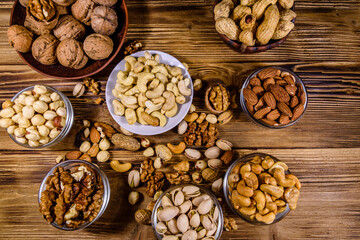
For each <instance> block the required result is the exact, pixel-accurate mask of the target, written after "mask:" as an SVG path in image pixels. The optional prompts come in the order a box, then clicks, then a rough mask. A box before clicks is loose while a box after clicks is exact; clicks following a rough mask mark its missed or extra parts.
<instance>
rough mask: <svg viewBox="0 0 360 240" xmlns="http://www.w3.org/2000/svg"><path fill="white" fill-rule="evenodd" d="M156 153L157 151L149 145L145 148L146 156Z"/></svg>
mask: <svg viewBox="0 0 360 240" xmlns="http://www.w3.org/2000/svg"><path fill="white" fill-rule="evenodd" d="M154 154H155V151H154V149H153V148H152V147H148V148H147V149H145V151H144V153H143V155H144V156H145V157H152V156H154Z"/></svg>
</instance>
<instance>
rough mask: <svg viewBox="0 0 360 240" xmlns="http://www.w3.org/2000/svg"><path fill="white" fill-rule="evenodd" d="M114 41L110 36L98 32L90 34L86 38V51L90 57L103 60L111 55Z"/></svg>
mask: <svg viewBox="0 0 360 240" xmlns="http://www.w3.org/2000/svg"><path fill="white" fill-rule="evenodd" d="M113 48H114V43H113V41H112V40H111V38H110V37H108V36H106V35H102V34H98V33H93V34H90V35H89V36H87V37H86V38H85V41H84V51H85V53H86V54H87V55H88V57H89V58H91V59H94V60H102V59H105V58H107V57H109V56H110V54H111V53H112V51H113Z"/></svg>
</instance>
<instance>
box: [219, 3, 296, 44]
mask: <svg viewBox="0 0 360 240" xmlns="http://www.w3.org/2000/svg"><path fill="white" fill-rule="evenodd" d="M277 3H278V4H277ZM293 5H294V0H258V1H256V0H242V1H241V4H240V5H237V6H235V4H234V2H233V1H232V0H222V1H221V2H220V3H218V4H217V5H216V6H215V8H214V18H215V21H216V24H215V28H216V31H217V32H218V33H220V34H224V35H225V36H226V37H228V38H229V39H231V40H234V41H239V42H241V43H242V44H243V46H245V47H246V46H254V45H255V44H257V45H266V44H268V43H269V41H270V40H279V39H282V38H284V37H286V36H287V35H288V34H289V33H290V31H291V30H292V29H293V28H294V26H295V25H294V23H293V22H292V21H293V19H295V17H296V14H295V12H293V11H292V10H291V8H292V7H293Z"/></svg>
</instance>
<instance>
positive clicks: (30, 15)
mask: <svg viewBox="0 0 360 240" xmlns="http://www.w3.org/2000/svg"><path fill="white" fill-rule="evenodd" d="M74 2H75V3H74ZM116 2H117V1H111V3H110V2H104V1H92V0H77V1H60V0H54V1H53V0H42V1H38V0H29V1H28V4H27V6H25V7H26V18H25V22H24V26H20V25H12V26H10V27H9V29H8V39H9V42H10V45H12V46H13V47H14V48H15V49H16V50H17V51H19V52H23V53H26V52H29V51H31V52H32V55H33V57H34V59H36V60H37V61H39V62H40V63H41V64H44V65H54V64H56V63H57V62H59V63H60V64H61V65H63V66H65V67H70V68H74V69H80V68H83V67H84V66H85V65H86V64H87V62H88V59H89V58H90V59H93V60H102V59H106V58H108V57H109V56H110V54H111V53H112V52H113V47H114V43H113V41H112V39H111V38H110V37H109V36H110V35H112V34H114V32H115V31H116V28H117V27H118V18H117V14H116V12H115V10H114V9H113V8H111V7H112V6H113V5H115V4H116ZM70 5H71V6H70ZM70 8H71V12H70ZM90 25H91V28H92V30H93V31H94V33H91V34H89V33H86V29H87V28H86V27H85V26H90ZM34 35H37V36H38V37H37V38H35V37H34Z"/></svg>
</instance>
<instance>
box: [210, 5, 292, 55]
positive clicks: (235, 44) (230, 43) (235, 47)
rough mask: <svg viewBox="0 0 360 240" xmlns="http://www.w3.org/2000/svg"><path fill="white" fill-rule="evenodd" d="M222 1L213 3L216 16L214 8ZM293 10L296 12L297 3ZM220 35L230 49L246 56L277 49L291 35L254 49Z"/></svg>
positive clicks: (256, 46)
mask: <svg viewBox="0 0 360 240" xmlns="http://www.w3.org/2000/svg"><path fill="white" fill-rule="evenodd" d="M221 1H222V0H215V1H214V2H213V14H214V8H215V6H216V4H218V3H219V2H221ZM291 10H293V11H295V3H294V6H293V7H292V9H291ZM295 19H296V18H294V19H293V20H292V22H293V23H294V22H295ZM214 25H215V19H214ZM290 33H291V31H290ZM290 33H289V34H290ZM218 34H219V36H220V38H221V39H222V40H223V41H224V42H225V43H226V45H228V47H230V48H231V49H232V50H234V51H236V52H239V53H246V54H248V53H257V52H264V51H266V50H269V49H272V48H275V47H277V46H279V45H280V44H282V43H283V42H284V41H285V40H286V38H287V36H289V34H288V35H287V36H286V37H284V38H282V39H280V40H270V42H269V43H268V44H266V45H255V46H252V47H250V46H246V47H244V45H242V43H241V42H240V41H234V40H231V39H229V38H228V37H227V36H225V35H224V34H220V33H218Z"/></svg>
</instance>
